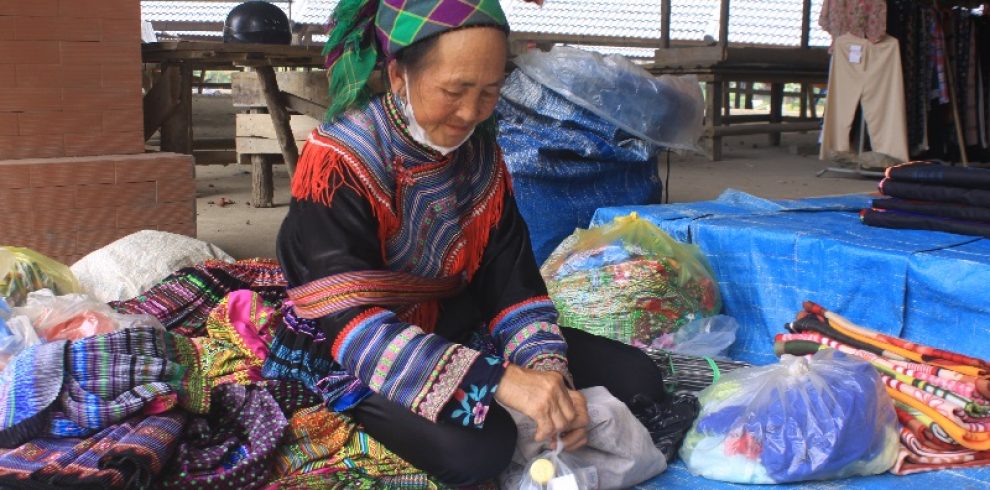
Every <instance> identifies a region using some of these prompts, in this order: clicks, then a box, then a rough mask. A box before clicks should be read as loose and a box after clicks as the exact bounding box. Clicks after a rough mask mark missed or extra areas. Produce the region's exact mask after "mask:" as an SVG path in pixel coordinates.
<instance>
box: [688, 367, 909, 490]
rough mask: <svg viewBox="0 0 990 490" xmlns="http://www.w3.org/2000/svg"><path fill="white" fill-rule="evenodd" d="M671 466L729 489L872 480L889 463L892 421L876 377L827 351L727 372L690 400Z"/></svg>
mask: <svg viewBox="0 0 990 490" xmlns="http://www.w3.org/2000/svg"><path fill="white" fill-rule="evenodd" d="M698 399H699V401H700V402H701V406H702V408H701V414H700V415H699V416H698V418H697V420H696V421H695V423H694V426H693V427H692V428H691V430H690V431H689V432H688V434H687V436H686V437H685V439H684V445H683V446H681V450H680V456H681V458H682V459H683V460H684V462H685V464H686V465H687V468H688V470H690V471H691V472H692V473H694V474H696V475H701V476H703V477H705V478H710V479H713V480H722V481H729V482H736V483H788V482H798V481H806V480H828V479H837V478H845V477H848V476H855V475H875V474H879V473H883V472H885V471H887V470H888V469H890V468H891V467H892V466H893V465H894V462H895V459H896V458H897V451H898V448H899V439H898V433H897V418H896V415H895V413H894V407H893V404H892V402H891V399H890V397H889V395H887V392H886V391H884V387H883V383H882V382H881V381H880V377H879V375H878V374H877V372H876V370H875V369H874V368H873V367H872V366H871V365H870V364H868V363H866V362H864V361H862V360H860V359H856V358H853V357H849V356H847V355H845V354H843V353H841V352H838V351H834V350H830V349H829V350H823V351H819V352H818V353H816V354H815V355H814V356H805V357H795V356H790V355H786V354H785V355H784V356H783V357H782V358H781V360H780V362H779V363H778V364H774V365H770V366H762V367H752V368H744V369H738V370H736V371H733V372H731V373H729V374H727V375H725V376H723V377H722V378H721V379H719V380H718V382H716V383H715V384H713V385H712V386H710V387H708V388H706V389H705V390H704V391H702V392H701V393H700V395H699V396H698Z"/></svg>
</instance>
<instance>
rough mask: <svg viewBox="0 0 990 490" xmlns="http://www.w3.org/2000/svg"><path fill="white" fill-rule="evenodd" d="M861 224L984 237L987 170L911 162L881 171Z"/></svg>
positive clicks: (987, 232)
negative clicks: (882, 175)
mask: <svg viewBox="0 0 990 490" xmlns="http://www.w3.org/2000/svg"><path fill="white" fill-rule="evenodd" d="M880 192H881V193H882V194H883V195H885V196H888V197H887V198H883V199H874V200H873V207H872V209H864V210H862V211H861V212H860V218H861V219H862V220H863V223H865V224H867V225H870V226H878V227H882V228H901V229H917V230H933V231H944V232H949V233H956V234H960V235H973V236H982V237H990V170H987V169H981V168H971V167H966V168H964V167H951V166H947V165H943V164H941V163H939V162H912V163H907V164H904V165H898V166H896V167H890V168H888V169H887V170H886V178H885V179H883V180H882V181H881V182H880Z"/></svg>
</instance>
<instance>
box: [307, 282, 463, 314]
mask: <svg viewBox="0 0 990 490" xmlns="http://www.w3.org/2000/svg"><path fill="white" fill-rule="evenodd" d="M463 287H464V279H463V278H462V277H460V276H450V277H441V278H437V279H433V278H426V277H422V276H416V275H413V274H407V273H403V272H392V271H374V270H371V271H359V272H347V273H343V274H335V275H332V276H329V277H325V278H323V279H319V280H316V281H313V282H310V283H307V284H304V285H302V286H299V287H296V288H291V289H289V290H288V293H289V299H290V300H292V302H293V304H294V306H295V311H296V314H297V315H299V316H301V317H303V318H320V317H323V316H327V315H330V314H333V313H339V312H341V311H344V310H346V309H348V308H354V307H357V306H393V307H394V306H409V305H411V304H415V303H421V302H424V301H435V300H438V299H443V298H448V297H451V296H453V295H455V294H457V293H458V292H459V291H460V290H461V289H462V288H463ZM399 311H401V310H399Z"/></svg>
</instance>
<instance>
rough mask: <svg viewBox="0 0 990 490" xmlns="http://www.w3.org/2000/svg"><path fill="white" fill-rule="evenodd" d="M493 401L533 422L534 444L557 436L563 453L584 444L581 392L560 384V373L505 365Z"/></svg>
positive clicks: (585, 422) (585, 411)
mask: <svg viewBox="0 0 990 490" xmlns="http://www.w3.org/2000/svg"><path fill="white" fill-rule="evenodd" d="M495 399H496V400H497V401H498V402H499V403H501V404H503V405H505V406H507V407H509V408H512V409H513V410H517V411H519V412H521V413H523V414H524V415H526V416H528V417H530V418H531V419H533V420H534V421H535V422H536V437H535V438H534V440H536V441H546V440H547V439H551V438H555V437H556V436H557V434H561V438H562V442H563V444H564V449H565V450H567V451H573V450H575V449H577V448H579V447H581V446H583V445H584V444H585V443H586V442H587V435H588V433H587V427H588V423H589V421H588V404H587V402H586V401H585V399H584V396H583V395H581V393H579V392H577V391H574V390H571V389H569V388H568V387H567V385H566V384H564V377H563V376H561V374H560V373H556V372H552V371H534V370H532V369H525V368H521V367H519V366H515V365H509V367H507V368H506V370H505V374H503V375H502V380H501V381H500V382H499V385H498V390H497V391H496V392H495ZM554 443H555V441H554V442H552V443H551V446H553V445H554Z"/></svg>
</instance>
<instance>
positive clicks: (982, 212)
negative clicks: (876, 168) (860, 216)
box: [873, 197, 990, 223]
mask: <svg viewBox="0 0 990 490" xmlns="http://www.w3.org/2000/svg"><path fill="white" fill-rule="evenodd" d="M873 208H874V209H885V210H889V211H901V212H905V213H914V214H921V215H925V216H938V217H942V218H951V219H961V220H965V221H982V222H987V223H990V209H988V208H982V207H977V206H967V205H965V204H953V203H947V202H933V201H911V200H908V199H899V198H896V197H888V198H885V199H874V200H873Z"/></svg>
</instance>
